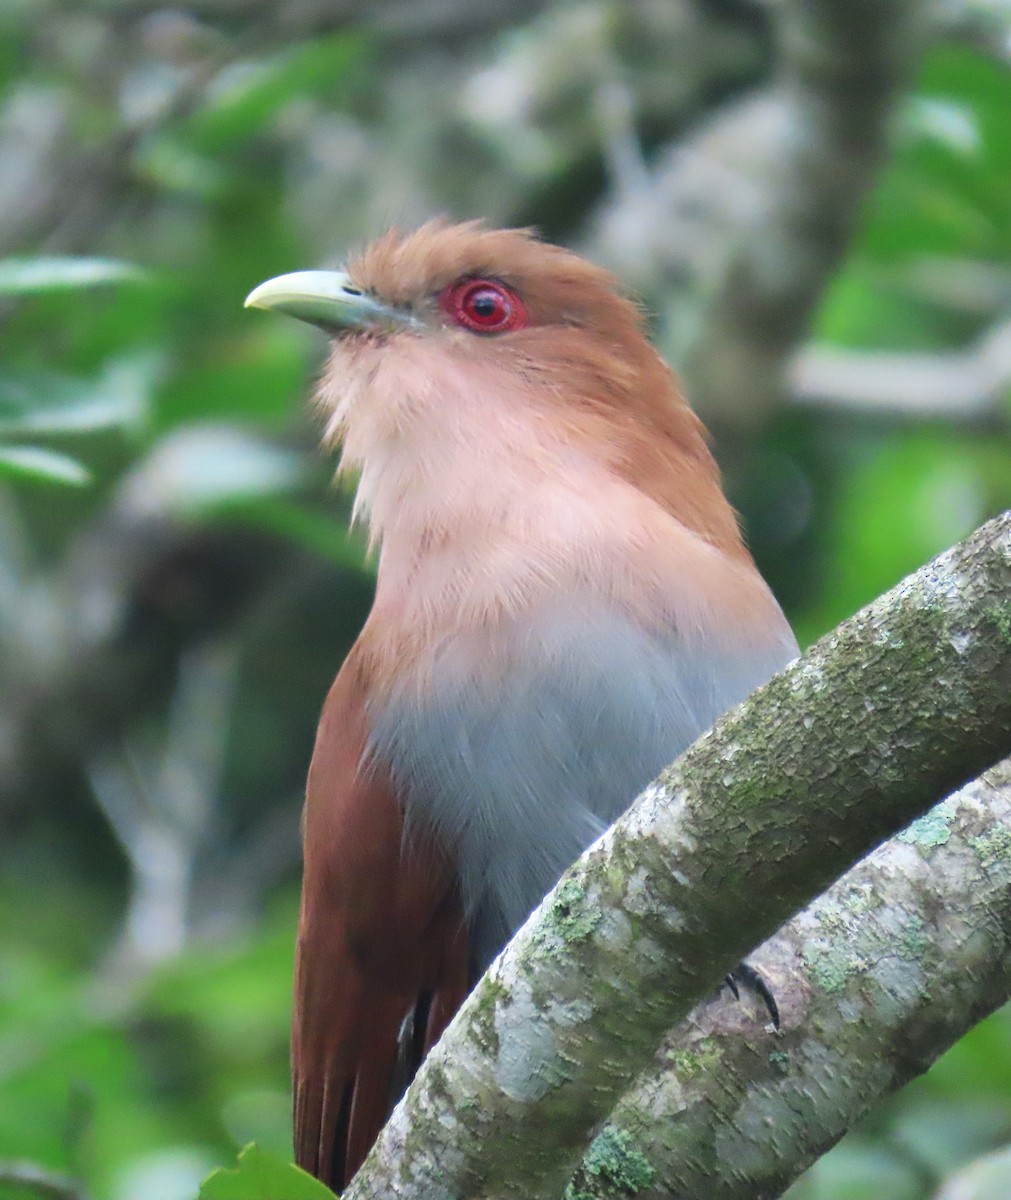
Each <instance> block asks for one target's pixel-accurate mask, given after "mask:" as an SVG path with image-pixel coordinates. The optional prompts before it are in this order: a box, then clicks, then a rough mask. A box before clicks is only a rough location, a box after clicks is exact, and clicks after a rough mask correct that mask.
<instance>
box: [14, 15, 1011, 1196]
mask: <svg viewBox="0 0 1011 1200" xmlns="http://www.w3.org/2000/svg"><path fill="white" fill-rule="evenodd" d="M1009 58H1011V13H1009V9H1008V5H1007V4H1006V3H1005V2H1004V0H881V2H879V3H870V2H869V0H868V2H865V0H859V2H858V3H855V4H851V3H843V2H842V0H816V2H815V3H806V2H804V3H801V0H585V2H580V3H572V2H566V0H540V2H534V0H508V2H505V3H501V2H497V3H491V2H490V0H467V2H466V3H464V2H462V0H410V2H409V3H407V2H402V0H396V2H395V0H382V2H380V3H368V4H366V3H363V2H362V0H326V2H322V0H293V2H291V3H285V4H280V5H279V4H272V3H264V2H263V0H192V2H191V3H187V2H184V3H181V4H175V5H167V4H163V3H159V2H158V0H93V2H91V3H89V4H86V5H83V4H77V3H67V2H66V0H38V2H35V3H27V2H26V0H19V2H16V3H13V4H8V5H6V6H4V7H3V11H2V12H0V78H2V80H3V84H4V87H3V92H2V96H3V99H2V101H0V343H2V354H0V823H2V826H3V830H4V838H3V840H2V843H0V934H2V936H0V1155H7V1156H8V1157H10V1158H11V1159H17V1160H22V1159H24V1158H26V1157H28V1158H30V1159H32V1160H34V1161H37V1162H38V1163H44V1164H46V1166H47V1167H49V1168H51V1169H52V1170H54V1171H57V1172H64V1173H69V1174H70V1175H72V1176H74V1177H80V1178H82V1179H84V1180H86V1182H87V1186H88V1188H89V1192H90V1193H91V1194H93V1195H94V1196H95V1197H97V1198H98V1200H135V1197H136V1196H138V1195H145V1196H151V1197H155V1196H159V1197H163V1198H164V1200H175V1198H177V1197H178V1198H185V1200H189V1197H191V1196H192V1194H193V1191H194V1187H195V1180H196V1179H197V1178H199V1176H200V1175H201V1174H202V1173H203V1172H204V1171H205V1170H206V1169H207V1167H208V1166H210V1165H211V1164H213V1163H214V1162H216V1161H221V1160H222V1159H225V1158H228V1157H229V1155H230V1149H231V1147H232V1146H233V1145H234V1144H235V1143H239V1144H241V1143H243V1142H245V1141H248V1140H251V1139H254V1138H255V1139H257V1140H258V1141H260V1142H261V1143H262V1144H264V1145H266V1146H267V1147H269V1148H273V1149H275V1150H276V1151H277V1152H278V1153H287V1149H288V1130H289V1117H288V1097H287V1082H286V1024H287V1007H288V993H289V986H290V984H289V971H290V946H291V931H292V926H293V922H294V907H295V905H296V903H297V898H296V888H297V871H298V807H299V795H300V791H301V787H302V781H303V777H304V771H305V765H306V763H307V761H308V757H309V752H310V749H311V741H312V734H313V729H314V726H315V720H316V716H317V713H318V710H319V706H320V703H321V701H322V697H323V695H324V694H325V690H326V688H327V686H328V685H329V682H330V680H331V678H332V675H333V672H334V670H335V668H336V666H337V664H338V663H339V662H340V660H341V658H342V656H343V653H344V651H345V649H346V647H347V645H348V644H349V643H350V640H351V639H352V638H353V636H354V633H355V631H356V629H357V627H358V625H359V624H360V622H361V620H362V618H363V616H364V613H365V611H366V610H367V606H368V602H369V597H370V589H371V565H370V564H369V562H368V561H367V559H366V556H365V554H364V552H363V548H362V546H361V544H360V543H359V541H358V540H357V538H356V537H355V536H353V535H349V534H348V533H347V531H346V527H345V521H346V517H347V513H348V507H349V506H348V504H347V498H346V496H345V495H344V494H343V493H341V492H335V491H334V490H333V488H332V486H331V484H330V465H329V464H328V463H326V462H324V461H322V459H321V458H320V456H319V455H318V453H317V450H316V439H315V431H314V429H313V427H312V424H311V422H310V421H309V420H308V419H307V418H306V417H305V416H304V415H303V410H302V409H301V407H300V406H299V404H298V403H297V401H298V398H299V397H301V396H304V395H305V394H306V393H307V392H308V391H309V390H310V388H311V386H312V376H313V373H314V371H315V369H316V364H317V362H318V361H319V357H320V354H321V352H322V344H321V342H319V341H317V340H314V337H313V335H312V334H310V333H309V332H307V331H305V330H303V329H300V328H297V327H296V326H294V325H292V326H291V327H287V326H285V325H284V324H283V323H280V322H267V321H260V320H258V319H257V317H256V316H254V315H248V314H243V313H242V312H241V301H242V298H243V296H244V295H245V294H246V292H247V291H248V290H249V288H250V287H251V286H252V285H254V284H255V283H257V282H259V281H260V280H262V279H264V278H266V277H268V276H269V275H272V274H276V273H278V272H280V271H283V270H290V269H294V268H297V267H303V266H313V265H319V264H325V263H328V262H336V261H338V260H339V259H340V258H341V257H342V256H343V254H344V253H345V252H346V250H347V248H348V247H353V246H354V245H356V244H359V243H360V242H361V241H363V240H364V239H366V238H368V237H370V236H372V235H374V234H375V233H377V232H379V231H381V230H382V229H383V228H385V227H386V226H387V225H388V224H390V223H393V222H398V223H400V224H403V225H411V224H413V223H415V222H417V221H420V220H423V219H425V218H427V217H429V216H431V215H432V214H434V213H438V212H448V213H450V214H452V215H454V216H457V217H472V216H482V217H485V218H486V219H488V220H489V221H492V222H495V223H503V224H524V223H532V224H534V225H536V226H537V227H539V228H540V229H541V230H542V231H543V232H544V233H545V234H546V235H548V236H549V237H552V238H555V239H557V240H560V241H563V242H565V243H567V244H571V245H574V246H576V247H577V248H579V249H581V250H584V251H585V252H587V253H589V254H590V255H591V256H593V257H595V258H596V259H598V260H599V261H601V262H603V263H606V264H608V265H610V266H612V267H613V268H614V269H616V270H617V271H618V272H619V274H620V275H621V277H622V278H623V280H625V281H626V282H627V283H628V284H629V285H630V286H632V287H633V288H635V289H636V290H637V291H638V292H639V294H640V295H641V296H642V298H643V301H644V304H645V307H646V309H647V311H648V313H649V316H650V319H651V320H652V321H653V323H654V328H655V331H656V334H657V338H658V342H659V344H660V346H661V348H662V349H663V351H664V353H665V354H666V355H667V356H668V357H669V358H670V360H671V361H672V362H673V363H674V364H675V365H677V366H678V367H679V368H680V369H681V370H682V371H683V372H684V374H685V376H686V379H687V384H688V389H689V392H690V394H691V395H692V396H693V398H694V400H695V402H696V404H697V405H698V407H699V408H700V409H701V410H702V411H703V414H704V415H705V417H706V419H707V421H709V423H710V424H711V425H712V426H713V428H714V430H715V432H716V434H717V442H716V450H717V453H718V455H719V457H720V460H721V465H722V467H723V469H724V473H725V477H726V479H727V483H728V486H729V489H730V491H731V495H732V498H733V500H734V503H735V504H736V506H737V507H738V509H739V510H740V511H741V513H742V515H743V518H744V520H745V523H746V525H747V529H748V535H749V543H750V545H751V546H752V549H753V551H754V553H755V554H756V557H757V558H758V560H759V564H760V566H761V568H762V570H763V572H764V573H765V575H766V577H767V578H768V579H769V580H770V582H771V583H772V585H773V587H774V588H775V590H776V592H777V594H778V595H779V596H780V597H781V598H782V600H783V601H784V603H785V605H786V607H787V610H788V612H789V615H790V617H791V620H792V621H793V622H794V624H795V627H796V628H797V629H798V632H799V634H800V636H801V639H802V640H803V641H807V640H810V639H811V638H812V637H814V636H816V635H817V634H819V633H821V632H822V631H824V630H825V629H827V628H829V627H831V626H833V625H834V624H836V623H837V622H838V621H839V620H840V619H841V618H843V617H844V616H846V615H848V614H849V613H850V612H852V611H854V610H855V609H856V608H858V607H859V606H860V605H861V604H863V603H864V602H866V601H867V600H868V599H870V598H871V597H873V596H874V595H876V594H879V593H880V592H882V591H884V590H885V589H886V588H888V587H889V586H890V585H891V584H893V583H894V582H895V580H896V579H898V578H899V577H900V576H902V575H903V574H905V573H906V572H908V571H909V570H911V569H912V568H914V567H916V566H918V565H919V564H921V563H922V562H925V561H927V560H928V559H929V558H930V557H931V556H932V555H933V554H934V553H936V552H937V551H939V550H940V549H942V548H944V547H945V546H947V545H949V544H951V543H953V542H955V541H956V540H957V539H958V538H959V537H961V536H962V535H964V534H965V533H966V532H968V530H970V529H971V528H973V527H975V526H976V525H978V524H979V523H980V522H981V521H982V520H983V519H984V518H985V517H986V516H987V515H989V514H992V513H994V512H996V511H999V510H1000V509H1002V508H1007V507H1009V506H1011V439H1009V433H1008V423H1009V404H1008V401H1009V387H1008V383H1009V371H1008V357H1007V323H1008V314H1009V313H1011V195H1009V192H1008V188H1007V178H1008V172H1009V171H1011V158H1009V151H1008V139H1007V129H1008V127H1009V122H1011V65H1009ZM1009 1030H1011V1024H1009V1018H1007V1017H1006V1016H998V1017H997V1018H995V1022H992V1023H990V1024H988V1025H987V1026H985V1027H984V1029H983V1030H982V1031H980V1032H979V1033H978V1035H973V1036H974V1037H976V1036H978V1038H979V1039H980V1040H979V1041H978V1042H976V1043H971V1045H976V1046H977V1047H982V1049H976V1050H972V1049H971V1046H970V1049H969V1050H966V1051H964V1052H963V1053H964V1054H965V1055H968V1056H969V1058H963V1060H961V1061H962V1063H963V1066H962V1067H960V1068H952V1069H951V1070H953V1071H955V1073H956V1074H957V1073H958V1072H959V1071H961V1074H960V1075H958V1078H959V1079H960V1081H961V1082H960V1086H959V1088H958V1089H952V1088H948V1089H947V1090H945V1088H946V1085H945V1084H944V1083H943V1078H944V1076H943V1073H942V1083H940V1084H933V1085H932V1084H930V1082H929V1080H928V1081H927V1083H925V1085H924V1088H925V1089H926V1090H923V1091H921V1092H919V1093H917V1094H918V1095H919V1096H920V1100H919V1101H915V1103H919V1104H921V1106H922V1104H924V1103H926V1102H927V1101H925V1100H924V1097H927V1098H928V1099H929V1098H932V1099H931V1100H930V1103H933V1104H934V1106H935V1108H934V1109H932V1112H934V1118H933V1119H934V1126H932V1128H938V1127H940V1128H943V1129H946V1130H952V1129H955V1128H958V1129H960V1130H962V1131H963V1132H964V1130H965V1129H966V1128H967V1127H971V1128H972V1129H973V1130H982V1131H983V1132H980V1133H979V1136H978V1137H977V1136H975V1134H974V1135H973V1137H967V1139H966V1144H967V1145H968V1144H969V1143H971V1145H972V1147H973V1152H974V1153H976V1152H979V1153H982V1152H983V1151H985V1150H986V1149H987V1148H988V1147H990V1146H995V1145H998V1144H1000V1138H1001V1137H1002V1136H1005V1135H1006V1136H1007V1137H1011V1105H1009V1103H1008V1100H1007V1096H1008V1095H1009V1094H1011V1083H1009V1082H1008V1081H1011V1049H1009V1047H1011V1033H1009V1032H1008V1031H1009ZM970 1041H971V1039H970ZM959 1052H960V1051H956V1052H955V1053H956V1054H957V1053H959ZM973 1055H975V1056H976V1057H975V1059H973V1058H972V1056H973ZM970 1060H971V1061H972V1062H977V1065H978V1066H979V1069H978V1070H977V1071H976V1072H975V1073H973V1070H972V1068H971V1066H970V1065H969V1064H970ZM977 1060H978V1061H977ZM947 1078H949V1079H950V1078H952V1075H950V1074H949V1076H947ZM931 1087H933V1088H934V1090H933V1091H930V1090H929V1089H930V1088H931ZM966 1097H969V1098H968V1099H967V1098H966ZM909 1103H914V1101H906V1100H903V1099H901V1098H900V1100H899V1101H897V1102H896V1105H895V1107H893V1108H890V1109H888V1110H886V1115H884V1116H882V1117H880V1118H879V1119H878V1121H877V1125H876V1127H875V1130H874V1137H873V1138H871V1139H870V1140H864V1141H859V1142H858V1143H857V1144H858V1145H859V1146H862V1147H864V1148H865V1149H866V1148H867V1147H871V1148H872V1150H873V1153H872V1152H871V1150H868V1151H867V1153H866V1154H865V1155H864V1157H863V1158H860V1164H862V1165H860V1166H859V1170H857V1168H855V1167H854V1165H853V1164H854V1158H853V1152H852V1151H849V1152H848V1153H849V1154H850V1158H849V1159H848V1160H847V1161H848V1163H849V1168H848V1169H849V1173H850V1178H849V1180H848V1183H847V1186H849V1187H850V1190H849V1191H848V1192H846V1193H845V1195H846V1197H847V1200H852V1197H853V1196H854V1195H857V1194H858V1193H856V1192H854V1191H853V1187H854V1186H855V1185H854V1184H853V1172H854V1170H856V1172H857V1175H859V1174H860V1171H864V1172H865V1173H866V1175H867V1177H868V1178H869V1179H870V1180H871V1182H870V1183H868V1185H867V1188H868V1190H867V1192H866V1193H865V1194H866V1195H867V1196H870V1197H877V1196H879V1195H881V1194H888V1195H890V1196H894V1197H896V1200H921V1198H922V1197H923V1196H924V1195H925V1192H924V1191H923V1187H922V1180H921V1181H920V1182H917V1181H916V1180H913V1181H910V1180H908V1179H907V1178H906V1176H905V1175H902V1167H901V1162H902V1161H903V1160H902V1154H901V1147H900V1146H899V1142H900V1141H901V1138H900V1137H899V1136H898V1134H896V1132H895V1131H896V1130H897V1129H899V1128H900V1127H901V1128H905V1126H903V1125H902V1120H903V1118H902V1115H901V1114H902V1113H903V1112H904V1111H906V1109H904V1108H903V1105H904V1104H909ZM942 1110H943V1111H942ZM917 1111H918V1112H919V1111H920V1110H919V1109H918V1110H917ZM938 1113H940V1115H938ZM889 1114H890V1115H889ZM957 1142H958V1139H957V1138H955V1137H954V1136H952V1138H950V1139H949V1141H948V1142H944V1139H943V1138H941V1137H940V1136H936V1137H934V1138H933V1141H932V1144H933V1145H934V1146H935V1147H936V1146H940V1145H941V1144H942V1143H943V1144H945V1145H950V1146H954V1145H955V1144H956V1143H957ZM938 1153H940V1152H938ZM858 1157H859V1155H858ZM832 1161H833V1156H831V1155H830V1156H829V1157H828V1158H827V1159H826V1160H824V1163H821V1164H818V1166H817V1167H816V1168H815V1171H814V1173H813V1174H812V1176H811V1178H812V1179H815V1178H816V1177H817V1179H821V1180H822V1181H823V1182H822V1183H817V1182H811V1183H808V1182H804V1181H802V1182H801V1183H800V1184H798V1185H797V1187H798V1191H797V1192H796V1195H797V1196H798V1197H804V1196H812V1195H815V1194H817V1195H818V1198H819V1200H835V1197H836V1194H837V1193H835V1192H832V1191H831V1190H830V1187H831V1185H830V1184H829V1183H824V1180H825V1179H830V1178H831V1172H832V1170H833V1168H832V1167H831V1163H832ZM960 1161H962V1159H960V1158H959V1156H958V1153H957V1152H956V1151H955V1150H954V1149H952V1150H951V1153H950V1154H949V1155H948V1157H947V1158H945V1159H944V1162H943V1163H942V1164H941V1165H940V1166H939V1169H938V1173H935V1174H936V1177H938V1178H939V1177H940V1176H941V1175H943V1174H944V1173H945V1171H947V1170H950V1169H952V1168H954V1167H955V1166H956V1165H957V1164H958V1163H959V1162H960ZM825 1164H828V1165H825ZM896 1164H899V1165H896ZM819 1172H821V1174H820V1175H819V1174H818V1173H819ZM826 1173H827V1174H826ZM897 1174H898V1175H901V1176H902V1181H901V1182H900V1183H896V1178H897ZM882 1180H885V1182H884V1183H883V1182H882ZM5 1187H7V1185H5V1184H4V1183H3V1182H0V1200H7V1196H8V1194H10V1195H11V1196H14V1195H15V1193H14V1191H12V1190H10V1189H8V1191H5V1190H4V1189H5ZM816 1187H817V1188H819V1189H820V1190H818V1191H817V1192H815V1191H814V1190H812V1189H814V1188H816ZM805 1188H807V1191H806V1192H805V1191H804V1189H805ZM826 1189H829V1190H826ZM903 1189H905V1190H903ZM917 1189H919V1190H917ZM23 1194H24V1193H23V1189H22V1190H21V1191H20V1192H18V1193H17V1195H19V1196H20V1195H23ZM838 1194H839V1195H842V1194H843V1193H842V1192H840V1193H838Z"/></svg>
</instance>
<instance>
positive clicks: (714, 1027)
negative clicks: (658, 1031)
mask: <svg viewBox="0 0 1011 1200" xmlns="http://www.w3.org/2000/svg"><path fill="white" fill-rule="evenodd" d="M1009 828H1011V759H1005V760H1004V762H1003V763H1001V764H1000V765H999V766H998V767H995V768H994V769H993V770H992V771H989V772H987V773H986V774H985V775H983V776H982V777H980V778H979V779H976V780H974V781H973V782H972V783H969V784H967V785H966V786H965V787H964V788H962V789H961V790H960V791H958V792H957V793H955V795H953V796H951V797H950V798H949V799H947V800H944V801H942V803H941V804H939V805H937V806H935V807H934V808H933V809H932V810H931V811H930V812H929V813H927V814H926V815H925V816H924V817H921V818H920V819H919V820H918V821H916V822H914V824H913V825H911V826H910V827H909V828H908V829H907V830H905V831H904V832H902V833H900V834H899V835H898V836H897V837H895V838H893V839H892V840H891V841H889V842H886V843H885V844H884V845H883V846H880V847H879V848H878V849H877V850H875V851H874V852H873V854H871V855H870V856H869V857H868V858H866V859H864V860H863V861H862V862H860V863H858V864H857V866H855V867H854V868H853V869H852V870H851V871H848V872H847V873H846V874H845V875H844V876H843V877H842V879H840V880H839V881H838V883H836V884H834V885H833V886H832V887H831V888H830V889H829V890H828V891H827V892H826V893H825V894H824V895H822V896H820V897H819V898H818V899H817V900H816V901H815V902H814V903H813V904H812V905H811V906H810V907H808V908H806V909H805V910H804V911H803V912H802V913H801V914H800V915H799V916H797V917H795V918H794V919H793V920H792V921H790V922H789V923H788V924H787V925H786V926H784V928H783V929H781V930H780V931H779V933H777V934H776V935H775V936H774V937H773V938H772V939H771V940H770V941H768V942H766V944H765V945H764V946H763V947H762V948H761V950H760V951H758V952H757V954H756V955H755V956H754V961H755V962H756V963H760V964H761V965H762V969H763V972H764V973H765V975H766V976H767V978H768V979H769V980H770V982H771V983H772V985H773V987H774V989H775V992H776V996H777V998H778V1000H779V1002H780V1011H781V1015H782V1019H783V1023H782V1033H781V1035H780V1036H779V1037H770V1036H769V1034H768V1032H767V1031H766V1032H764V1033H763V1032H762V1031H761V1030H760V1028H759V1023H760V1021H761V1016H760V1013H759V1009H758V1008H756V1007H755V1006H752V1007H751V1011H749V1010H748V1009H747V1008H745V1007H744V1006H740V1005H734V1004H722V1003H716V1004H713V1003H707V1004H703V1005H702V1006H700V1007H699V1008H698V1009H697V1010H696V1011H695V1012H694V1013H693V1014H692V1016H691V1017H690V1018H689V1020H688V1021H686V1022H683V1023H682V1024H681V1025H679V1026H678V1028H677V1029H676V1030H674V1031H673V1032H672V1033H671V1034H670V1035H669V1036H668V1037H667V1038H666V1039H665V1040H664V1043H663V1046H662V1047H661V1049H660V1052H659V1053H658V1055H657V1057H656V1058H655V1060H654V1062H653V1064H652V1066H651V1067H650V1068H649V1070H648V1071H647V1072H645V1073H644V1075H643V1076H642V1077H641V1078H640V1080H639V1081H638V1082H637V1083H636V1084H635V1086H634V1087H633V1088H632V1089H631V1090H630V1091H629V1092H628V1093H627V1094H626V1095H625V1096H624V1097H623V1098H622V1099H621V1101H620V1102H619V1104H618V1105H617V1107H616V1108H615V1110H614V1112H613V1113H611V1115H610V1116H609V1118H608V1122H607V1127H606V1129H605V1130H604V1131H603V1132H602V1135H601V1136H600V1137H599V1138H598V1140H597V1143H596V1150H595V1151H593V1152H591V1154H590V1155H588V1157H587V1159H586V1160H585V1162H584V1165H583V1166H582V1167H581V1168H580V1170H579V1171H578V1172H577V1174H576V1179H575V1181H574V1184H573V1189H572V1190H573V1192H574V1193H575V1195H576V1196H577V1197H578V1198H579V1200H607V1198H609V1197H613V1196H614V1195H615V1183H616V1181H620V1180H621V1179H623V1178H624V1179H629V1178H635V1179H636V1180H637V1181H638V1183H639V1186H638V1187H637V1188H636V1191H635V1195H636V1200H663V1198H669V1197H670V1196H672V1195H673V1196H677V1197H678V1200H736V1198H737V1197H740V1196H748V1197H752V1198H753V1200H763V1198H765V1197H770V1198H771V1197H774V1196H779V1195H780V1194H781V1193H782V1191H783V1190H784V1189H785V1188H786V1187H787V1186H788V1185H789V1184H790V1183H792V1182H793V1180H794V1179H796V1177H797V1176H798V1175H799V1174H800V1173H801V1172H802V1171H803V1170H804V1169H805V1168H806V1167H807V1166H809V1165H810V1164H811V1163H812V1162H813V1161H814V1160H815V1159H816V1158H818V1157H819V1156H820V1155H821V1154H823V1153H824V1152H825V1151H826V1150H827V1149H828V1148H829V1147H830V1146H832V1145H833V1144H834V1143H835V1142H836V1141H837V1140H838V1139H839V1138H840V1137H841V1136H842V1134H844V1133H845V1132H846V1130H847V1129H848V1128H850V1127H851V1126H852V1125H853V1124H854V1122H855V1121H857V1120H858V1119H859V1118H860V1117H861V1116H863V1115H864V1113H866V1112H867V1110H868V1109H869V1108H870V1107H871V1106H872V1105H873V1104H874V1103H875V1102H876V1101H878V1100H880V1099H881V1098H882V1096H884V1095H886V1094H887V1093H889V1092H892V1091H895V1090H896V1089H897V1088H899V1087H901V1086H902V1085H903V1084H904V1083H906V1082H907V1081H908V1080H909V1079H911V1078H913V1077H914V1076H916V1075H919V1074H920V1073H921V1072H923V1071H924V1070H926V1068H927V1067H928V1066H929V1065H930V1064H931V1063H932V1062H933V1061H934V1060H935V1059H936V1058H937V1057H938V1055H940V1054H941V1053H942V1052H943V1051H944V1050H946V1049H947V1048H948V1047H949V1046H950V1045H951V1044H952V1042H954V1041H955V1039H956V1038H958V1037H959V1036H960V1035H961V1034H962V1033H964V1032H965V1030H966V1029H967V1028H969V1026H971V1025H973V1024H975V1022H976V1021H978V1020H981V1019H982V1018H983V1017H985V1016H987V1015H988V1014H989V1013H991V1012H993V1010H994V1009H995V1008H997V1007H998V1006H999V1005H1000V1004H1003V1003H1004V1002H1005V1001H1006V1000H1007V999H1008V997H1009V995H1011V953H1009V951H1011V836H1009V833H1008V830H1009Z"/></svg>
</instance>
